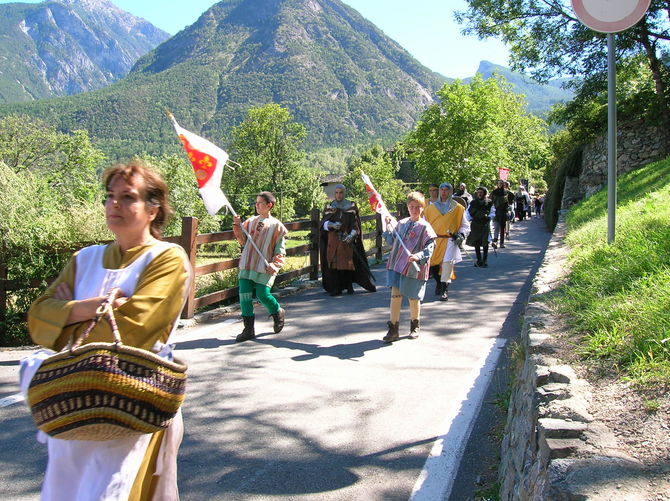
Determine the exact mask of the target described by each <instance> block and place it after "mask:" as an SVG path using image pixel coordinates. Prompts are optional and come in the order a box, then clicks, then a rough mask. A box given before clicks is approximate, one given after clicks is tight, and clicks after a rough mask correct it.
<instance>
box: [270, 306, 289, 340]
mask: <svg viewBox="0 0 670 501" xmlns="http://www.w3.org/2000/svg"><path fill="white" fill-rule="evenodd" d="M270 316H271V317H272V320H273V321H274V326H273V330H274V331H275V334H278V333H280V332H281V330H282V329H283V328H284V319H285V318H286V311H284V308H279V311H278V312H277V313H273V314H272V315H270Z"/></svg>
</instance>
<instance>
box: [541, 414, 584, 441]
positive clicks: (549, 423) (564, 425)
mask: <svg viewBox="0 0 670 501" xmlns="http://www.w3.org/2000/svg"><path fill="white" fill-rule="evenodd" d="M538 431H539V432H540V433H541V434H542V435H543V436H544V437H546V438H580V437H581V436H582V435H583V434H584V432H585V431H586V424H585V423H579V422H576V421H566V420H564V419H552V418H543V419H540V420H538Z"/></svg>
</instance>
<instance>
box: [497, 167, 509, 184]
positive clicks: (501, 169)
mask: <svg viewBox="0 0 670 501" xmlns="http://www.w3.org/2000/svg"><path fill="white" fill-rule="evenodd" d="M498 175H499V176H500V179H502V180H503V181H507V176H509V169H508V168H507V167H498Z"/></svg>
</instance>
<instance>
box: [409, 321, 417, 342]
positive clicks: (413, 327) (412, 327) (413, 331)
mask: <svg viewBox="0 0 670 501" xmlns="http://www.w3.org/2000/svg"><path fill="white" fill-rule="evenodd" d="M407 337H408V338H410V339H416V338H418V337H419V319H418V318H417V319H415V320H410V322H409V334H408V336H407Z"/></svg>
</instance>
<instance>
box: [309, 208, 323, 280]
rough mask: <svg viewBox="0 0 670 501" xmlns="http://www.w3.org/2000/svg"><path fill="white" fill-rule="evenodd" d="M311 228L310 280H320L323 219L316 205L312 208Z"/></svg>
mask: <svg viewBox="0 0 670 501" xmlns="http://www.w3.org/2000/svg"><path fill="white" fill-rule="evenodd" d="M310 219H311V223H312V224H311V228H310V236H309V242H310V248H309V265H310V266H311V267H312V269H311V271H310V272H309V279H310V280H318V278H319V243H320V238H319V221H320V220H321V212H320V211H319V209H317V208H316V207H313V208H312V212H311V214H310Z"/></svg>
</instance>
